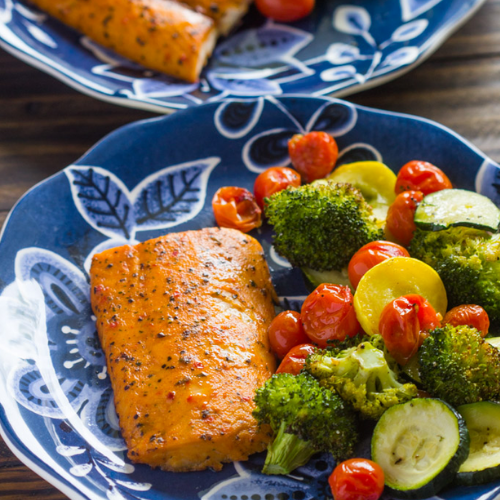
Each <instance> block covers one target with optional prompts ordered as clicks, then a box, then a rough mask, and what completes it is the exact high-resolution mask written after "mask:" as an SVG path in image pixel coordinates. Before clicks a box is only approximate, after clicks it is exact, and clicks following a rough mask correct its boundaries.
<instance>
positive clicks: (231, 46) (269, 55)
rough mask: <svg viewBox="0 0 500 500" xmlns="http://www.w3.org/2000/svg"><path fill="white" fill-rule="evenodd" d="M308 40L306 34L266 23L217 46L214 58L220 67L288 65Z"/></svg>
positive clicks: (294, 29)
mask: <svg viewBox="0 0 500 500" xmlns="http://www.w3.org/2000/svg"><path fill="white" fill-rule="evenodd" d="M312 40H313V36H312V35H311V34H310V33H308V32H307V31H303V30H299V29H297V28H292V27H291V26H286V25H283V24H275V23H274V22H272V21H269V22H267V23H266V24H265V25H264V26H262V27H261V28H257V29H250V30H245V31H242V32H240V33H236V34H235V35H233V36H231V37H229V38H228V39H227V40H225V41H223V42H222V43H220V44H219V45H218V47H217V49H216V50H215V53H214V56H215V59H216V60H217V61H220V62H222V63H224V64H229V65H234V66H242V67H244V68H248V67H250V68H258V67H263V66H267V65H269V64H272V63H277V62H280V61H288V60H289V59H290V58H293V56H294V55H295V54H296V53H297V52H299V51H300V50H301V49H303V48H304V47H305V46H306V45H308V44H309V43H310V42H311V41H312Z"/></svg>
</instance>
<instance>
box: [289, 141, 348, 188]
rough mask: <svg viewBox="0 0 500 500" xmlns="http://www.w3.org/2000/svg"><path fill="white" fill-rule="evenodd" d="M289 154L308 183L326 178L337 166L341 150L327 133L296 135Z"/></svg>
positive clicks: (290, 144)
mask: <svg viewBox="0 0 500 500" xmlns="http://www.w3.org/2000/svg"><path fill="white" fill-rule="evenodd" d="M288 152H289V154H290V159H291V160H292V164H293V166H294V167H295V169H296V170H297V171H298V172H299V174H300V175H301V176H302V178H303V179H304V180H305V181H306V182H312V181H315V180H317V179H323V177H326V176H327V175H328V174H329V173H330V172H331V171H332V170H333V167H334V166H335V163H336V162H337V157H338V155H339V148H338V146H337V143H336V142H335V139H334V138H333V137H332V136H331V135H330V134H327V133H326V132H310V133H309V134H306V135H300V134H297V135H294V136H293V137H292V138H291V139H290V141H289V142H288Z"/></svg>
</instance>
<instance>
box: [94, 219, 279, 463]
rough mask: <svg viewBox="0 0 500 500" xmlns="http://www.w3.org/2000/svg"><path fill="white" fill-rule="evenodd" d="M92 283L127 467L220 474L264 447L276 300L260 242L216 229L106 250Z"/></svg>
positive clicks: (96, 262) (98, 257)
mask: <svg viewBox="0 0 500 500" xmlns="http://www.w3.org/2000/svg"><path fill="white" fill-rule="evenodd" d="M91 287H92V297H91V300H92V308H93V310H94V313H95V315H96V317H97V331H98V333H99V338H100V340H101V344H102V347H103V349H104V352H105V353H106V358H107V365H108V371H109V375H110V378H111V383H112V386H113V390H114V394H115V405H116V411H117V413H118V417H119V421H120V427H121V430H122V434H123V437H124V439H125V441H126V443H127V446H128V456H129V458H130V459H131V460H132V461H134V462H139V463H145V464H149V465H151V466H152V467H161V468H162V469H165V470H169V471H179V472H180V471H197V470H203V469H206V468H207V467H211V468H213V469H216V470H219V469H220V468H221V467H222V464H223V463H224V462H231V461H236V460H246V459H247V458H248V456H249V455H251V454H253V453H256V452H259V451H262V450H264V449H265V448H266V446H267V444H268V442H269V439H270V435H269V431H268V429H265V428H263V429H259V427H258V425H257V423H256V421H255V420H254V418H253V417H252V411H253V409H254V402H253V397H254V393H255V389H257V388H258V387H260V386H261V385H262V384H263V383H264V382H265V381H266V380H267V379H268V378H269V377H270V376H271V375H272V374H273V373H274V370H275V360H274V356H273V355H272V353H271V351H270V348H269V342H268V338H267V329H268V326H269V324H270V323H271V321H272V319H273V318H274V315H275V313H274V305H273V302H274V298H275V292H274V289H273V286H272V283H271V278H270V274H269V269H268V267H267V264H266V261H265V259H264V254H263V251H262V247H261V246H260V244H259V243H258V242H257V240H255V239H254V238H252V237H250V236H248V235H245V234H243V233H241V232H239V231H236V230H232V229H218V228H211V229H203V230H200V231H188V232H185V233H176V234H169V235H167V236H163V237H161V238H158V239H154V240H150V241H146V242H145V243H140V244H138V245H136V246H129V245H126V246H122V247H119V248H114V249H111V250H106V251H105V252H103V253H101V254H98V255H96V256H95V257H94V258H93V261H92V267H91Z"/></svg>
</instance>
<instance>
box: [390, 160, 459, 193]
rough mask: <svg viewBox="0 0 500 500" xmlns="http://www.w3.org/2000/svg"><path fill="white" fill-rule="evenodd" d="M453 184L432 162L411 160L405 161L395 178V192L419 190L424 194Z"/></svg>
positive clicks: (450, 186)
mask: <svg viewBox="0 0 500 500" xmlns="http://www.w3.org/2000/svg"><path fill="white" fill-rule="evenodd" d="M452 187H453V186H452V184H451V181H450V179H448V177H446V175H445V173H444V172H443V171H442V170H441V169H440V168H438V167H435V166H434V165H433V164H432V163H427V162H426V161H411V162H410V163H407V164H406V165H405V166H404V167H403V168H402V169H401V170H400V171H399V174H398V177H397V179H396V194H399V193H401V192H402V191H421V192H422V193H424V195H425V196H427V195H428V194H431V193H435V192H436V191H442V190H443V189H451V188H452Z"/></svg>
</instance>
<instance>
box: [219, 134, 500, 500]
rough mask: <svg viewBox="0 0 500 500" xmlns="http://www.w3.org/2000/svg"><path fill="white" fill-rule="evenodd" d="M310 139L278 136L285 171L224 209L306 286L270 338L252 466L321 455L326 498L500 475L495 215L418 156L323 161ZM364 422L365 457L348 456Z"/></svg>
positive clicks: (499, 221) (292, 463)
mask: <svg viewBox="0 0 500 500" xmlns="http://www.w3.org/2000/svg"><path fill="white" fill-rule="evenodd" d="M318 134H323V133H314V134H311V135H310V136H307V135H306V136H300V137H296V138H294V139H292V140H291V141H290V159H291V163H292V165H293V166H294V167H295V169H296V170H297V172H295V175H293V173H290V169H288V168H287V169H283V170H284V172H283V174H282V175H280V172H279V171H280V169H279V168H273V169H271V170H272V171H268V172H267V173H266V172H264V173H263V174H261V175H260V176H259V177H258V178H257V181H256V194H257V197H258V199H259V204H257V203H256V202H255V199H254V201H253V203H254V204H255V206H254V207H253V208H252V209H249V208H248V206H243V205H242V204H241V201H238V199H235V200H233V201H232V202H231V201H230V203H232V207H233V211H234V213H235V214H236V215H235V217H234V219H233V222H230V224H232V227H238V225H240V226H241V224H240V222H241V220H243V219H245V218H246V217H247V215H248V213H250V212H255V211H256V210H257V209H259V210H262V211H263V213H262V215H263V216H264V217H265V220H267V222H268V223H269V224H270V225H271V226H272V227H273V229H274V231H275V235H274V247H275V250H276V251H277V253H278V254H280V255H281V256H282V257H284V258H286V259H288V261H289V262H290V263H291V264H292V266H296V267H299V268H300V269H301V270H302V271H303V275H304V279H305V280H306V283H307V284H308V285H309V286H310V288H311V290H312V293H311V294H310V295H309V296H308V297H307V298H306V300H305V301H304V303H303V306H302V309H301V311H299V312H297V311H284V312H282V313H280V314H279V315H278V316H277V317H276V318H275V319H274V321H273V323H272V324H271V327H270V329H269V338H270V345H271V347H272V349H273V350H274V352H275V354H276V356H277V357H278V358H279V359H281V364H280V366H279V368H278V370H277V372H276V374H275V375H274V376H273V377H272V378H271V379H270V380H269V381H268V382H267V383H266V384H265V385H264V386H263V387H261V388H260V389H259V390H258V391H257V394H256V397H255V403H256V406H257V409H256V410H255V413H254V416H255V418H256V419H257V420H258V421H259V423H261V424H270V425H271V427H272V429H273V431H274V433H275V437H274V441H273V442H272V444H271V445H270V448H269V450H268V454H267V459H266V463H265V466H264V470H263V472H264V473H267V474H288V473H290V472H292V471H293V469H295V468H297V467H299V466H301V465H304V464H305V463H306V462H307V461H308V460H309V458H310V457H311V456H312V454H314V453H315V452H317V451H323V452H329V453H332V455H333V456H334V458H335V459H336V460H337V461H338V462H339V465H338V466H337V468H336V469H335V470H334V471H333V473H332V476H331V478H330V485H331V487H332V493H333V495H334V498H335V500H348V499H351V498H357V499H368V498H369V499H375V500H376V498H378V497H379V496H380V495H381V494H382V491H383V489H384V484H385V490H386V491H387V492H388V494H390V495H392V496H394V497H400V498H427V497H429V496H432V495H435V494H437V493H438V492H439V491H441V490H442V489H443V488H446V487H448V486H450V485H476V484H482V483H485V482H489V481H493V480H497V479H500V423H499V422H500V403H498V402H497V401H500V339H497V338H495V337H494V332H496V331H498V328H499V326H500V232H499V227H500V210H499V208H498V207H497V206H496V205H495V204H494V203H493V202H491V201H490V200H489V199H488V198H486V197H484V196H482V195H480V194H477V193H475V192H471V191H466V190H462V189H454V187H453V185H452V183H451V181H450V180H449V179H448V177H447V176H446V174H445V173H444V172H443V171H441V170H440V169H439V168H438V167H436V166H434V165H432V164H430V163H427V162H422V161H410V162H409V163H408V164H406V165H404V166H403V167H402V168H401V169H400V171H399V173H398V175H396V174H394V173H393V172H392V170H391V169H390V168H389V167H387V166H386V165H384V164H382V163H379V162H360V163H353V164H349V165H342V166H339V167H336V168H335V163H336V160H337V157H336V155H337V151H338V149H337V148H336V146H335V147H333V146H332V141H334V140H333V138H331V137H329V138H325V137H321V136H318ZM285 170H286V171H285ZM299 175H300V177H299ZM298 177H299V178H301V179H302V181H303V182H307V183H304V184H303V185H300V183H299V182H298ZM273 179H274V181H273ZM276 179H277V180H278V181H279V182H278V181H277V180H276ZM223 189H224V188H223ZM247 193H248V195H246V197H245V203H248V200H249V199H252V198H251V197H252V194H251V193H249V192H247ZM259 205H260V206H259ZM238 207H240V208H241V210H240V213H239V214H238ZM255 207H257V208H255ZM214 209H215V210H216V211H217V209H218V207H216V206H215V205H214ZM260 224H261V220H260V218H259V221H258V224H255V225H254V227H257V226H258V225H260ZM370 422H372V424H371V425H372V427H373V425H374V430H373V435H372V438H371V457H366V456H364V457H358V458H355V457H356V450H357V448H356V445H357V441H358V436H359V435H360V433H362V431H363V429H366V428H367V426H368V427H370ZM368 458H371V460H368Z"/></svg>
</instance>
